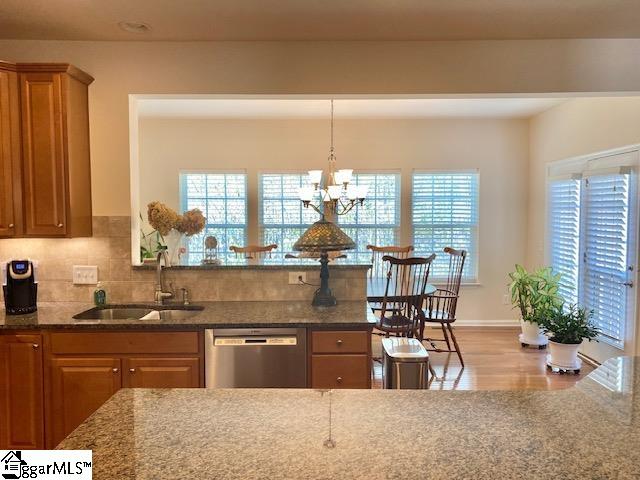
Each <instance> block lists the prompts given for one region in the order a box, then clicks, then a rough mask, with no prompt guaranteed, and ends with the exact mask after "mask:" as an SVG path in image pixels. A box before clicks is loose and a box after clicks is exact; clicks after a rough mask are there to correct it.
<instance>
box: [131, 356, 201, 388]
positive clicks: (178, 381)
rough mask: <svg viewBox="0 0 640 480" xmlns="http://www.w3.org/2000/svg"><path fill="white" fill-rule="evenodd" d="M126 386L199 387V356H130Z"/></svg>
mask: <svg viewBox="0 0 640 480" xmlns="http://www.w3.org/2000/svg"><path fill="white" fill-rule="evenodd" d="M123 384H124V386H125V387H127V388H198V387H199V386H200V360H199V359H198V358H157V357H156V358H128V359H126V360H125V370H124V382H123Z"/></svg>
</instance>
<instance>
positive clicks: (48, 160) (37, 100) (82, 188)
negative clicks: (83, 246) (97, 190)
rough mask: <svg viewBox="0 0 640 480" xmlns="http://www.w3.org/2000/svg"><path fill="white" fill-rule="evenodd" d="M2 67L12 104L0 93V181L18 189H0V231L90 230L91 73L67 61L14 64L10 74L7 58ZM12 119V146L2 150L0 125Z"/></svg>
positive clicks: (61, 233) (53, 233) (66, 233)
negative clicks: (11, 81)
mask: <svg viewBox="0 0 640 480" xmlns="http://www.w3.org/2000/svg"><path fill="white" fill-rule="evenodd" d="M3 65H4V67H5V70H7V78H9V75H10V74H14V75H17V92H19V95H18V101H14V102H12V101H11V96H10V95H9V96H8V97H7V95H5V97H7V98H8V100H6V101H4V102H2V100H1V99H0V102H2V103H0V105H1V106H2V111H1V112H0V113H1V115H0V117H1V118H0V138H2V144H3V150H2V155H1V156H0V159H1V160H0V161H1V162H2V163H0V166H2V171H3V172H4V173H3V176H2V177H0V182H1V183H2V185H4V184H5V183H6V178H11V179H12V182H13V185H14V189H13V190H15V187H16V186H17V187H19V188H18V191H17V192H16V191H12V192H11V193H8V190H5V189H3V195H2V198H1V199H0V200H1V201H2V204H1V205H0V211H2V213H0V236H29V237H81V236H91V233H92V232H91V168H90V157H89V112H88V85H89V84H90V83H91V82H92V81H93V78H92V77H91V76H89V75H88V74H86V73H85V72H82V71H81V70H78V69H77V68H75V67H73V66H71V65H68V64H20V63H19V64H16V65H14V66H13V68H14V70H15V72H10V68H9V67H8V66H7V65H10V64H0V71H1V70H2V66H3ZM0 86H2V83H1V82H0ZM4 90H7V91H8V92H11V89H5V88H3V89H2V91H3V92H4ZM5 104H6V105H8V106H7V107H5ZM16 120H17V125H18V127H17V130H18V142H17V145H18V147H17V148H11V149H8V148H4V145H5V144H7V145H8V144H9V143H8V142H9V140H7V139H8V133H5V130H6V128H5V127H4V125H5V124H8V125H13V124H14V123H16ZM5 137H6V138H5ZM4 152H9V153H4ZM9 157H11V162H8V160H5V158H9ZM9 165H10V166H11V170H9ZM7 175H9V176H10V177H7ZM10 202H11V204H10ZM10 215H13V220H12V221H10V220H9V217H10ZM5 224H6V227H4V228H3V225H5ZM9 224H13V225H14V227H13V229H9V228H8V225H9Z"/></svg>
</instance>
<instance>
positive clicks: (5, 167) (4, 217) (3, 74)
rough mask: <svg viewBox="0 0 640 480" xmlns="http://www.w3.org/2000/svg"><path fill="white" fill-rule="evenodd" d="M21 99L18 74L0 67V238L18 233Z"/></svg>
mask: <svg viewBox="0 0 640 480" xmlns="http://www.w3.org/2000/svg"><path fill="white" fill-rule="evenodd" d="M20 163H21V162H20V100H19V98H18V80H17V74H16V73H15V72H10V71H2V70H0V237H11V236H13V235H15V234H16V233H17V232H16V227H17V225H18V224H19V221H18V220H19V219H18V218H16V217H17V216H18V215H19V214H20V210H21V204H20V197H21V194H20V192H21V190H20Z"/></svg>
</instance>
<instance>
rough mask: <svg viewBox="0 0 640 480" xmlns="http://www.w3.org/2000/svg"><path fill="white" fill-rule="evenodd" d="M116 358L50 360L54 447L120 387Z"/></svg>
mask: <svg viewBox="0 0 640 480" xmlns="http://www.w3.org/2000/svg"><path fill="white" fill-rule="evenodd" d="M120 370H121V369H120V360H119V359H117V358H77V357H75V358H60V357H58V358H53V359H52V360H51V418H50V422H49V425H50V428H51V436H50V437H49V438H50V445H49V446H50V447H54V446H56V445H57V444H58V443H60V441H62V440H63V439H64V438H65V437H66V436H67V435H69V434H70V433H71V432H72V431H73V429H75V428H76V427H77V426H78V425H80V424H81V423H82V422H83V421H85V420H86V419H87V418H88V417H89V415H91V414H92V413H93V412H95V411H96V410H97V409H98V408H99V407H100V406H101V405H102V404H103V403H104V402H106V401H107V400H109V398H110V397H111V396H112V395H113V394H114V393H115V392H116V391H117V390H118V389H119V388H120V385H121V380H122V377H121V371H120Z"/></svg>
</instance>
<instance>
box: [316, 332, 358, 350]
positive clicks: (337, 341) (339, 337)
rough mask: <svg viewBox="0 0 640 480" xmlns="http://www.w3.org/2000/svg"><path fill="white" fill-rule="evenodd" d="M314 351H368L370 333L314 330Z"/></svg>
mask: <svg viewBox="0 0 640 480" xmlns="http://www.w3.org/2000/svg"><path fill="white" fill-rule="evenodd" d="M311 345H312V347H311V348H312V352H313V353H368V352H369V333H368V332H365V331H362V332H357V331H356V332H353V331H344V332H341V331H332V332H312V333H311Z"/></svg>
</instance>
